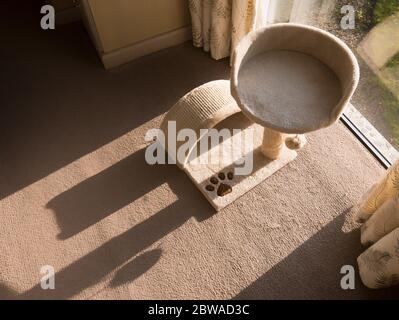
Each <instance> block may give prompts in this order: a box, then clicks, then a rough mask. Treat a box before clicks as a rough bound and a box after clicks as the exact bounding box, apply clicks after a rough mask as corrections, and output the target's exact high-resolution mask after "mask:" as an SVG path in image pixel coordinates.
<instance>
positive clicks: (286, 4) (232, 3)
mask: <svg viewBox="0 0 399 320" xmlns="http://www.w3.org/2000/svg"><path fill="white" fill-rule="evenodd" d="M188 1H189V8H190V14H191V23H192V32H193V43H194V46H196V47H203V48H204V50H205V51H207V52H210V53H211V56H212V57H213V58H214V59H222V58H225V57H228V56H230V55H231V53H232V51H233V50H234V48H235V46H236V45H237V43H238V42H239V41H240V40H241V38H242V37H243V36H245V35H246V34H247V33H249V32H250V31H252V30H254V29H257V28H261V27H264V26H266V25H268V24H272V23H276V22H296V23H305V24H306V23H309V19H310V17H315V16H317V17H318V16H320V15H321V14H322V13H323V12H332V11H333V10H331V7H334V3H335V1H336V0H328V1H326V0H188ZM327 4H328V8H327Z"/></svg>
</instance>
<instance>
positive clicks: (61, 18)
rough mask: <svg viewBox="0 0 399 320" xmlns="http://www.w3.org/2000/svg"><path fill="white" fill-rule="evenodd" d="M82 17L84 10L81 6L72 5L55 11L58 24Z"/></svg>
mask: <svg viewBox="0 0 399 320" xmlns="http://www.w3.org/2000/svg"><path fill="white" fill-rule="evenodd" d="M81 19H82V12H81V10H80V7H78V6H77V7H72V8H68V9H64V10H61V11H57V12H56V13H55V23H56V26H62V25H65V24H68V23H72V22H75V21H79V20H81Z"/></svg>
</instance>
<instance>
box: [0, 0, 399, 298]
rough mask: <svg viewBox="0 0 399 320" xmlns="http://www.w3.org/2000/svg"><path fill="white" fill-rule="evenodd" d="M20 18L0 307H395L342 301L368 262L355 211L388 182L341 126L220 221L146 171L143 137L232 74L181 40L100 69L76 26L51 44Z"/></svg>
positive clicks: (10, 77)
mask: <svg viewBox="0 0 399 320" xmlns="http://www.w3.org/2000/svg"><path fill="white" fill-rule="evenodd" d="M5 3H6V4H5V6H6V9H8V10H12V9H13V6H15V5H14V4H12V2H10V3H9V2H8V1H6V2H5ZM7 6H9V7H7ZM26 6H27V7H26V10H23V9H22V8H20V9H19V10H20V11H19V12H20V15H19V18H18V19H20V21H18V23H17V22H16V21H15V19H14V18H15V17H14V16H12V17H10V18H7V17H4V19H0V21H1V22H0V23H1V24H4V23H6V24H7V25H8V26H9V27H10V26H11V27H13V29H12V32H5V31H3V30H6V28H3V27H2V28H0V30H1V33H2V37H3V39H4V41H5V43H6V45H5V46H4V50H3V48H2V50H1V51H0V55H1V56H0V61H2V64H1V70H0V71H1V72H0V81H1V83H2V84H3V85H2V86H1V87H0V90H1V92H0V99H1V101H0V102H1V103H0V106H1V107H0V108H1V109H0V112H1V116H0V130H1V131H0V133H1V134H0V151H1V157H0V176H1V179H0V213H1V215H0V247H1V250H0V261H1V262H2V263H1V264H0V298H2V299H4V298H10V299H28V298H33V299H43V298H56V299H72V298H74V299H89V298H90V299H131V298H132V299H170V298H176V299H183V298H184V299H197V298H203V299H224V298H226V299H230V298H234V299H247V298H248V299H265V298H267V299H277V298H283V299H289V298H297V299H298V298H315V299H316V298H317V299H330V298H337V299H359V298H398V297H399V294H398V293H399V291H398V288H392V289H390V290H381V291H373V290H370V289H367V288H365V287H364V286H363V285H362V284H361V282H360V279H359V277H358V276H356V289H355V290H347V291H344V290H342V289H340V279H341V276H342V275H341V274H340V269H341V267H342V266H343V265H348V264H349V265H353V266H355V267H356V258H357V256H358V255H359V254H360V253H361V252H362V251H363V250H364V248H363V247H362V246H361V245H360V234H359V230H358V225H356V224H354V223H353V222H352V214H353V213H352V212H351V207H352V205H353V204H354V203H356V202H357V200H358V199H359V197H360V196H361V195H362V193H363V192H365V191H366V190H367V189H368V188H369V186H370V185H371V184H372V183H373V182H375V181H376V179H378V178H379V177H380V176H381V175H382V174H383V173H384V170H383V169H382V168H381V167H380V166H379V164H378V163H377V162H376V161H375V160H374V159H373V157H372V156H371V155H370V154H368V152H367V151H366V150H365V149H364V148H363V147H362V146H361V145H360V144H359V142H358V141H356V139H355V138H354V137H353V136H352V134H351V133H350V132H349V131H347V130H346V128H344V127H343V125H341V124H339V123H338V124H336V125H334V126H333V127H331V128H329V129H325V130H321V131H319V132H317V133H313V134H309V135H308V136H307V137H308V140H309V144H308V145H307V146H306V147H305V149H304V150H301V151H300V154H299V156H298V158H297V159H296V160H295V161H294V162H292V163H291V164H289V165H288V166H286V167H285V168H283V169H282V170H281V171H279V172H278V173H276V174H275V175H273V176H272V177H271V178H269V179H268V180H267V181H266V182H264V183H262V184H261V185H259V186H258V187H256V188H255V189H254V190H253V191H251V192H249V193H248V194H246V195H245V196H243V197H242V198H240V199H239V200H238V201H237V202H235V203H233V204H232V205H230V206H229V207H227V208H225V209H224V210H222V211H221V212H219V213H217V214H215V212H214V210H213V209H212V207H211V206H210V205H209V204H208V202H207V201H206V200H205V199H204V198H203V196H202V195H201V194H200V192H199V191H198V190H197V189H196V188H195V187H194V185H193V184H192V183H191V182H190V181H189V179H188V178H187V177H186V176H185V174H184V173H183V172H182V171H180V170H179V169H178V168H177V167H176V166H174V165H165V166H149V165H147V164H146V163H145V161H144V152H145V147H146V143H145V142H144V134H145V132H146V131H147V130H148V129H150V128H154V127H157V126H159V124H160V121H161V118H162V114H164V113H165V112H166V111H167V110H168V109H169V108H170V107H171V106H172V105H173V103H174V102H175V101H176V100H177V99H178V98H180V97H181V96H182V95H183V94H184V93H186V92H188V91H189V90H191V89H192V88H194V87H196V86H198V85H199V84H201V83H204V82H207V81H211V80H215V79H226V78H228V73H229V70H228V61H222V62H220V61H219V62H217V61H213V60H212V59H211V58H209V57H208V55H207V54H206V53H203V52H202V51H201V50H200V49H195V48H193V47H192V46H191V44H189V43H187V44H184V45H181V46H178V47H175V48H171V49H168V50H164V51H162V52H159V53H156V54H153V55H150V56H148V57H145V58H143V59H140V60H137V61H135V62H133V63H131V64H129V65H126V66H124V67H121V68H118V69H116V70H113V71H111V72H106V71H104V70H103V69H102V68H101V65H100V62H99V60H98V58H97V57H96V54H95V50H94V48H93V47H92V45H91V44H90V42H89V38H88V37H87V35H86V33H85V31H84V28H83V27H82V25H81V24H80V23H78V24H73V25H68V26H65V27H60V28H58V29H57V30H56V31H55V32H43V31H41V30H40V29H38V20H36V19H37V17H36V16H35V15H32V13H31V8H30V7H29V6H30V5H29V4H26ZM4 12H7V10H4ZM37 12H39V11H37ZM8 30H11V29H8ZM11 33H12V34H11ZM154 88H156V90H155V91H154ZM44 265H51V266H53V267H54V269H55V271H56V274H55V290H42V289H41V287H40V284H39V283H40V279H41V277H42V276H43V275H42V274H40V269H41V267H42V266H44ZM356 270H357V267H356Z"/></svg>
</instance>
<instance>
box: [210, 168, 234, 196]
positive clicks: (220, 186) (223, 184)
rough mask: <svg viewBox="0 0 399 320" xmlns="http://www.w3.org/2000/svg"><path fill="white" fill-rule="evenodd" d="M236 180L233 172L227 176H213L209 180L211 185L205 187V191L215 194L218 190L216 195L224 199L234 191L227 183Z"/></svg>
mask: <svg viewBox="0 0 399 320" xmlns="http://www.w3.org/2000/svg"><path fill="white" fill-rule="evenodd" d="M233 179H234V174H233V172H228V173H227V174H225V173H224V172H219V173H218V175H217V176H213V177H212V178H210V179H209V182H210V183H209V184H208V185H207V186H206V187H205V189H206V190H207V191H209V192H214V191H215V190H216V194H217V195H218V196H219V197H224V196H226V195H228V194H229V193H231V192H232V191H233V188H232V187H231V186H230V185H229V184H227V181H228V180H230V181H232V180H233Z"/></svg>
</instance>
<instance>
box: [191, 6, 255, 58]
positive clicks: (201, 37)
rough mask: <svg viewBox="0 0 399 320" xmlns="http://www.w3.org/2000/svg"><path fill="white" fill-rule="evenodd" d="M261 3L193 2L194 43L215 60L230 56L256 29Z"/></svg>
mask: <svg viewBox="0 0 399 320" xmlns="http://www.w3.org/2000/svg"><path fill="white" fill-rule="evenodd" d="M256 2H257V0H189V8H190V13H191V22H192V29H193V43H194V46H196V47H203V48H204V50H205V51H206V52H210V53H211V56H212V58H214V59H222V58H225V57H228V56H230V53H231V51H232V50H234V48H235V46H236V44H237V43H238V42H239V41H240V39H241V38H242V37H243V36H245V35H246V34H247V33H248V32H250V31H252V30H253V29H254V26H255V16H256Z"/></svg>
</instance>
